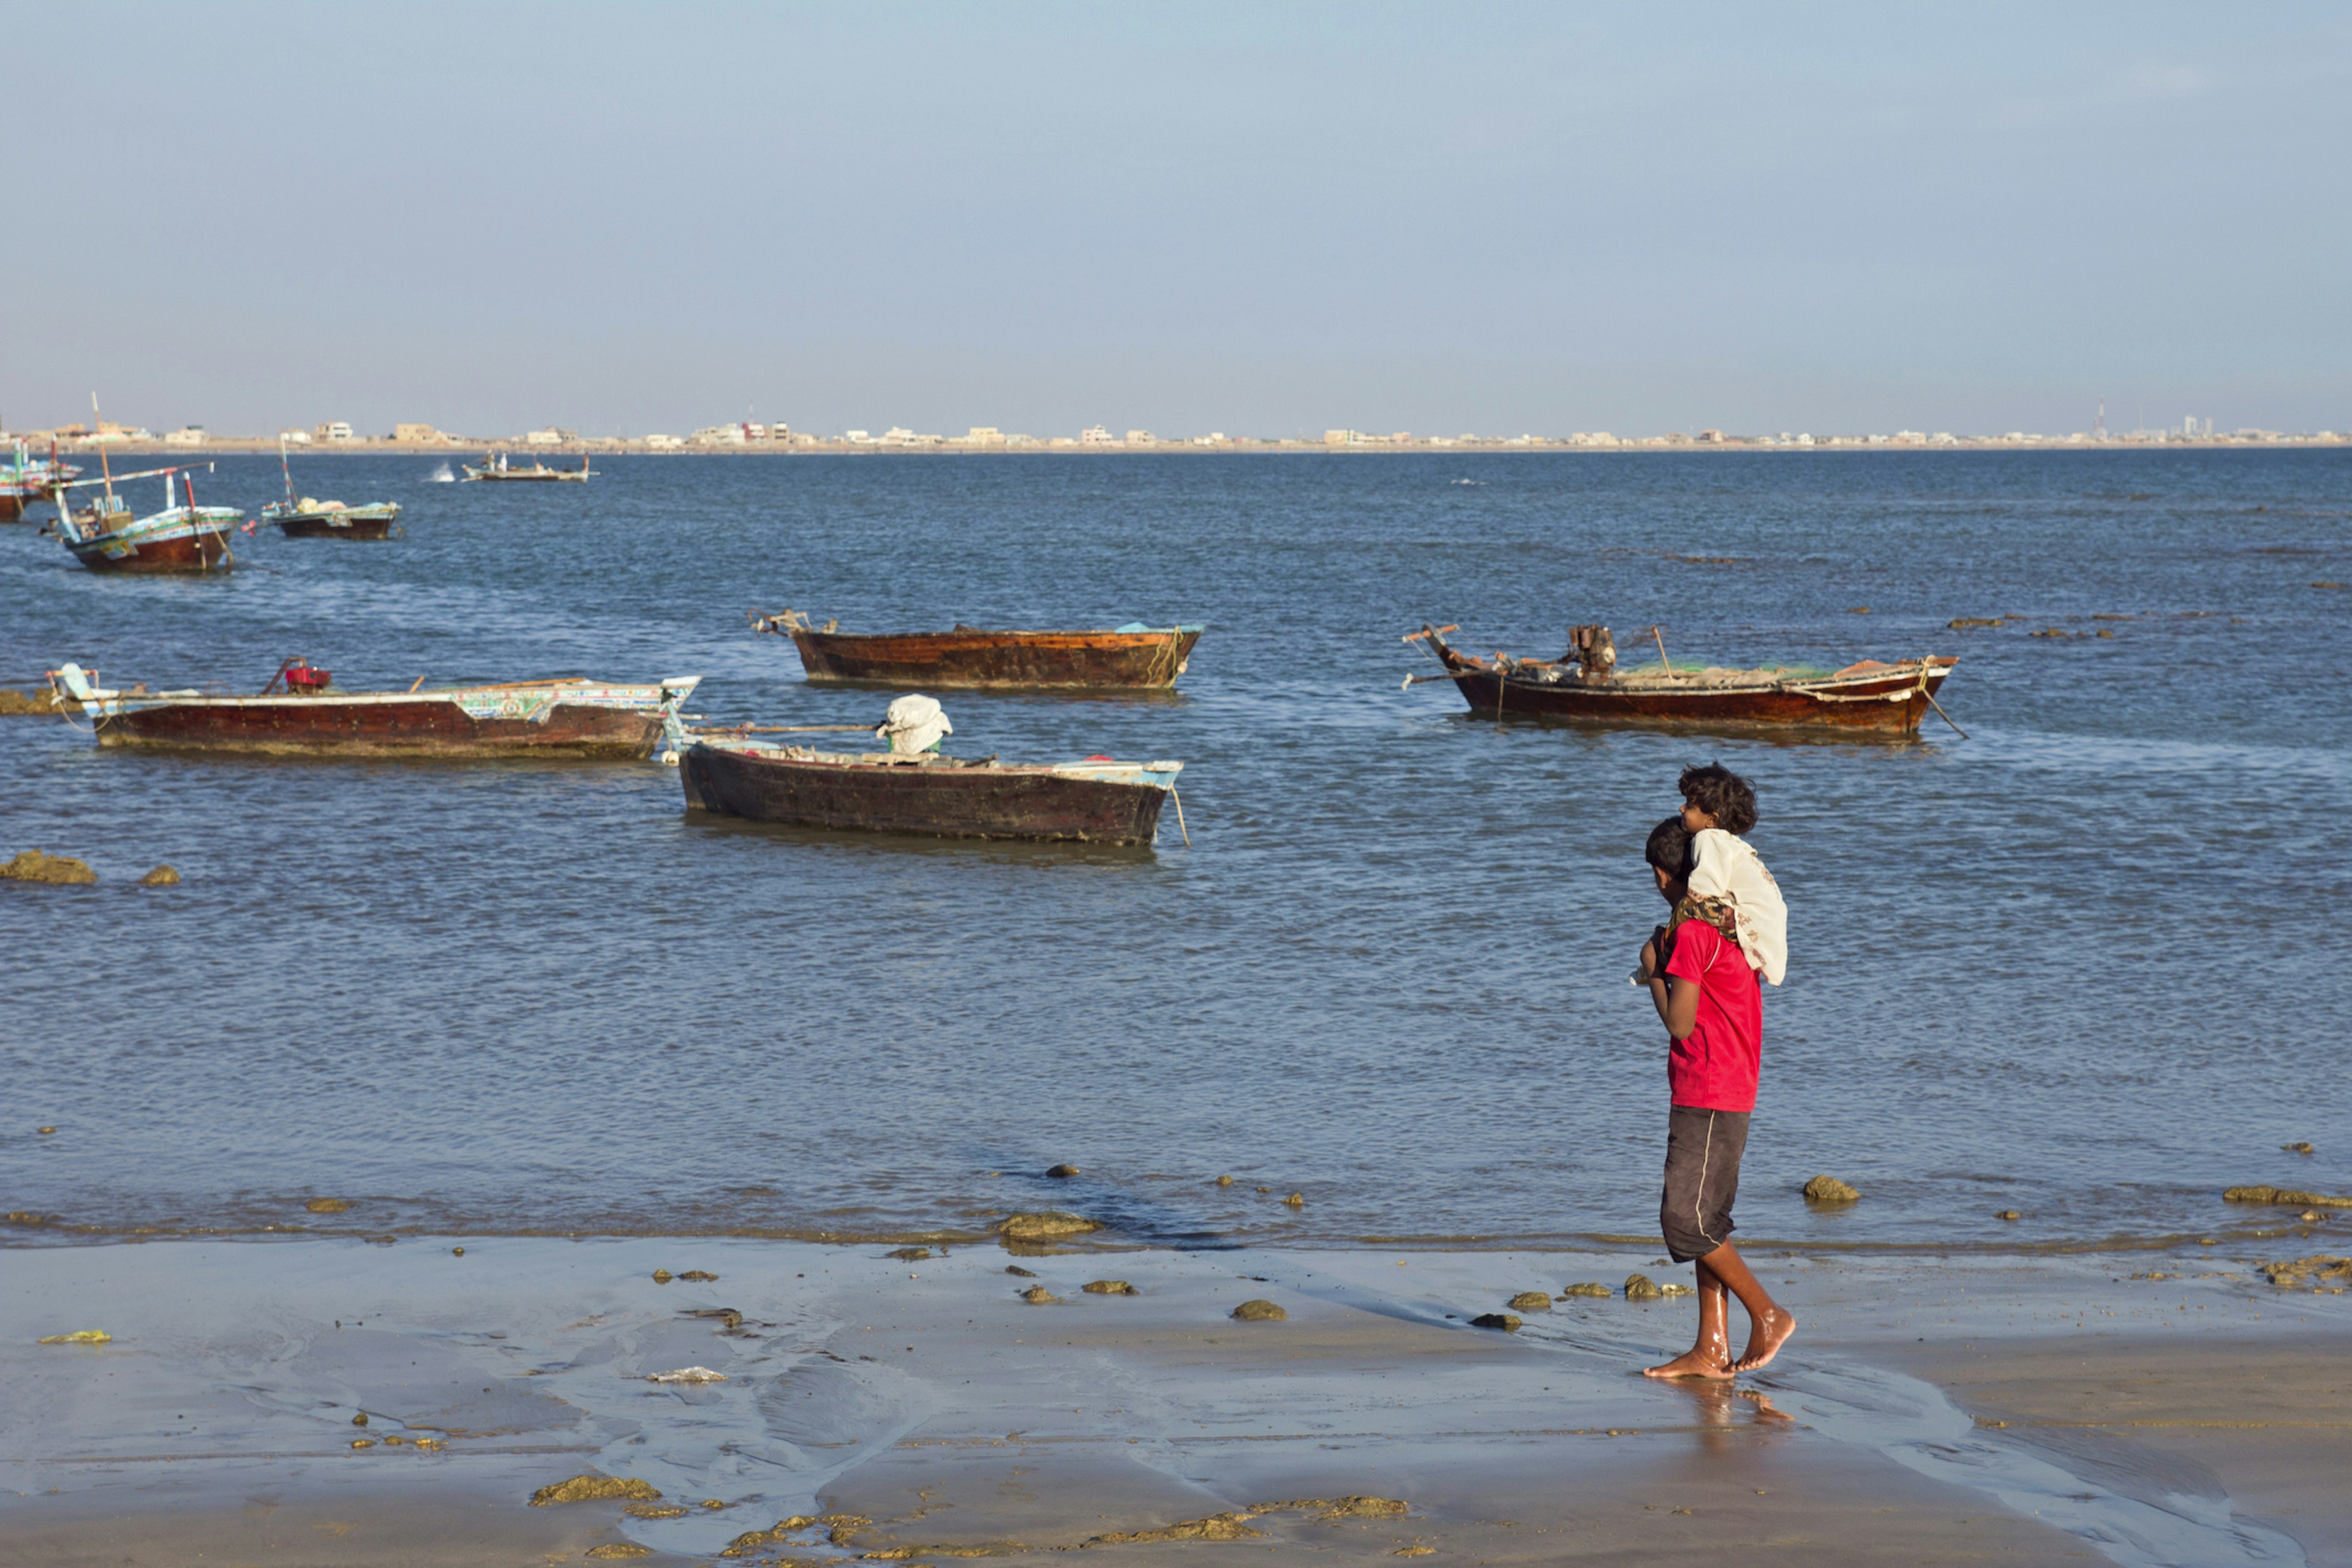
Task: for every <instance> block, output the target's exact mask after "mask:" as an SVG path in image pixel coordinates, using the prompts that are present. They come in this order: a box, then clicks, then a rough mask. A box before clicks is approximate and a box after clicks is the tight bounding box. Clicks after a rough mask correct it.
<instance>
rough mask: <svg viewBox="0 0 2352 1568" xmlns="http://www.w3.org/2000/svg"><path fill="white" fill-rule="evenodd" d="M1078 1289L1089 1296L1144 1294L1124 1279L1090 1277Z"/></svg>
mask: <svg viewBox="0 0 2352 1568" xmlns="http://www.w3.org/2000/svg"><path fill="white" fill-rule="evenodd" d="M1078 1289H1081V1290H1084V1291H1085V1292H1086V1293H1087V1295H1089V1296H1140V1295H1142V1294H1143V1292H1142V1291H1140V1290H1139V1289H1136V1288H1135V1287H1134V1286H1132V1285H1130V1284H1129V1283H1128V1282H1127V1281H1126V1280H1124V1279H1089V1280H1087V1282H1086V1283H1085V1284H1083V1285H1081V1286H1079V1287H1078Z"/></svg>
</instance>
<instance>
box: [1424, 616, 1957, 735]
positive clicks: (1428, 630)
mask: <svg viewBox="0 0 2352 1568" xmlns="http://www.w3.org/2000/svg"><path fill="white" fill-rule="evenodd" d="M1455 629H1456V628H1454V627H1453V626H1427V625H1424V626H1423V627H1422V628H1421V630H1419V631H1418V632H1414V633H1412V634H1411V635H1410V636H1408V637H1406V638H1405V639H1404V640H1405V641H1407V642H1426V643H1427V644H1428V645H1429V651H1430V653H1431V654H1432V655H1433V656H1434V657H1435V658H1436V659H1437V661H1438V662H1439V663H1440V664H1442V665H1444V667H1445V673H1444V675H1442V676H1427V677H1421V676H1415V677H1412V678H1410V679H1408V681H1407V684H1411V683H1412V681H1413V680H1420V679H1430V680H1440V679H1450V680H1452V681H1453V682H1454V686H1455V688H1456V689H1458V690H1460V692H1461V693H1462V696H1463V699H1464V700H1465V701H1467V702H1468V703H1469V704H1470V710H1471V711H1472V712H1474V713H1477V714H1482V715H1494V716H1496V717H1499V718H1513V719H1562V720H1570V721H1583V722H1589V723H1596V724H1610V725H1659V726H1677V725H1678V726H1684V727H1689V728H1733V729H1750V728H1783V727H1795V728H1805V729H1825V730H1839V731H1847V732H1850V733H1867V734H1883V735H1894V736H1904V735H1913V734H1916V733H1917V732H1918V730H1919V723H1920V721H1921V720H1922V719H1923V718H1924V717H1925V716H1926V715H1927V711H1928V710H1929V709H1930V708H1936V710H1937V712H1938V713H1940V712H1941V711H1942V710H1941V708H1940V707H1937V704H1936V693H1937V690H1938V689H1940V688H1941V687H1942V686H1943V684H1944V680H1945V679H1946V678H1947V677H1948V676H1949V675H1950V674H1951V672H1952V668H1953V667H1954V666H1955V665H1957V664H1958V663H1959V660H1958V659H1956V658H1936V657H1930V658H1906V659H1898V660H1895V661H1894V662H1891V663H1883V662H1881V661H1879V660H1877V659H1864V660H1863V661H1862V662H1861V663H1859V664H1850V665H1847V666H1846V667H1845V668H1843V669H1837V670H1831V671H1827V672H1817V671H1810V670H1801V669H1789V668H1780V669H1718V668H1704V669H1690V668H1685V669H1676V668H1674V666H1673V665H1672V663H1671V662H1668V661H1667V660H1666V658H1665V653H1664V646H1663V644H1662V645H1661V647H1660V649H1659V659H1660V665H1661V668H1657V669H1642V670H1633V671H1630V672H1621V671H1620V670H1619V669H1618V668H1617V659H1616V649H1615V645H1614V644H1613V642H1612V640H1611V638H1610V636H1609V631H1608V628H1607V627H1605V626H1578V627H1576V628H1574V630H1573V631H1571V632H1570V645H1569V653H1568V654H1567V655H1564V656H1563V657H1561V658H1558V659H1522V658H1511V657H1510V656H1509V655H1507V654H1502V653H1497V654H1496V655H1495V656H1494V657H1493V658H1476V657H1475V656H1472V655H1468V654H1465V653H1462V652H1460V651H1458V650H1456V649H1454V648H1453V647H1449V646H1448V645H1447V643H1446V641H1445V638H1444V635H1443V634H1444V633H1445V632H1449V631H1453V630H1455ZM1955 728H1957V726H1955Z"/></svg>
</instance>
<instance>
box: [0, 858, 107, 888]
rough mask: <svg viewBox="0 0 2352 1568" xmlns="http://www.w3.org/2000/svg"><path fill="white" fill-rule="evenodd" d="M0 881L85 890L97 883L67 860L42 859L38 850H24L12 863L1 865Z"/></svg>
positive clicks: (85, 869)
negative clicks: (44, 884)
mask: <svg viewBox="0 0 2352 1568" xmlns="http://www.w3.org/2000/svg"><path fill="white" fill-rule="evenodd" d="M0 880H6V881H11V882H47V883H48V884H49V885H50V886H52V887H58V888H68V887H86V886H88V885H89V883H92V882H95V881H97V880H98V873H97V872H95V871H93V870H91V869H90V868H89V867H88V866H85V865H83V864H82V863H81V862H80V861H79V860H74V859H69V858H67V857H66V856H63V855H44V854H43V853H41V851H39V850H38V849H27V850H26V851H25V852H24V853H23V854H22V855H19V856H17V857H16V858H15V859H14V860H10V861H8V862H7V863H5V865H0Z"/></svg>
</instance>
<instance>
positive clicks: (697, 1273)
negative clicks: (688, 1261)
mask: <svg viewBox="0 0 2352 1568" xmlns="http://www.w3.org/2000/svg"><path fill="white" fill-rule="evenodd" d="M678 1278H679V1279H685V1280H691V1281H692V1282H693V1283H695V1284H697V1285H709V1284H713V1283H716V1282H717V1280H718V1279H719V1276H718V1275H716V1274H713V1273H710V1272H709V1271H708V1270H706V1269H701V1268H689V1269H688V1270H687V1271H686V1272H685V1273H683V1274H681V1275H679V1276H678Z"/></svg>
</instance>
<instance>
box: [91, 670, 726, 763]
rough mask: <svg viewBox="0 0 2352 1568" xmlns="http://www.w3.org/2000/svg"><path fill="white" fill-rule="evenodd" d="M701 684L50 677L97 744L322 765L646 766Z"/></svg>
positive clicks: (326, 676)
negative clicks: (228, 690) (411, 761)
mask: <svg viewBox="0 0 2352 1568" xmlns="http://www.w3.org/2000/svg"><path fill="white" fill-rule="evenodd" d="M701 679H702V678H701V677H700V676H677V677H672V678H671V679H667V680H661V681H645V682H625V681H603V680H590V679H587V678H585V677H583V676H559V677H556V678H554V679H547V680H509V681H499V682H487V683H480V684H475V685H464V686H442V687H427V686H425V684H424V682H423V681H422V680H421V679H420V680H419V681H418V682H417V684H416V685H415V686H413V687H411V688H410V689H407V690H406V691H356V692H346V691H339V690H336V689H334V678H333V676H332V675H331V674H330V673H329V672H328V671H326V670H323V669H320V668H316V667H314V666H312V665H311V664H310V662H309V661H308V660H306V659H299V658H295V659H288V660H287V661H286V662H285V663H283V664H281V665H280V666H278V673H277V674H276V675H274V676H272V677H271V678H270V681H269V684H268V686H265V687H263V688H262V689H261V690H260V692H258V693H257V694H256V695H254V696H251V697H232V696H226V695H220V694H216V693H206V692H203V691H196V690H192V689H191V690H177V691H155V692H150V691H147V690H145V689H143V688H141V689H132V690H129V691H121V690H112V689H108V688H106V687H104V686H102V685H100V680H99V675H98V672H97V671H96V670H92V669H84V668H82V667H81V666H79V665H78V664H64V665H60V666H58V668H56V669H53V670H51V671H49V685H50V688H51V689H52V690H53V691H54V692H55V693H56V694H57V700H58V704H59V706H61V707H62V708H63V709H64V710H66V711H67V712H68V714H71V713H74V712H77V711H78V712H79V713H81V714H83V715H84V716H86V717H87V718H89V721H91V724H92V726H93V727H94V729H95V730H96V731H97V735H98V743H99V744H100V745H101V746H139V747H149V748H153V749H156V750H170V751H182V752H235V753H238V754H243V755H257V754H258V755H268V756H289V757H319V758H330V757H419V758H429V757H439V758H478V757H513V756H530V757H568V758H574V759H585V760H604V761H632V760H643V759H645V758H647V757H650V756H652V755H653V754H654V749H655V747H656V745H657V744H659V743H660V742H661V741H662V740H663V738H664V736H665V735H666V734H668V733H670V732H671V731H673V730H674V729H675V727H676V725H677V718H678V710H679V708H680V707H681V706H682V705H683V704H684V703H685V701H686V700H687V698H688V696H689V695H691V694H692V692H693V690H694V689H695V687H696V686H698V684H700V682H701ZM281 688H282V689H281Z"/></svg>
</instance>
